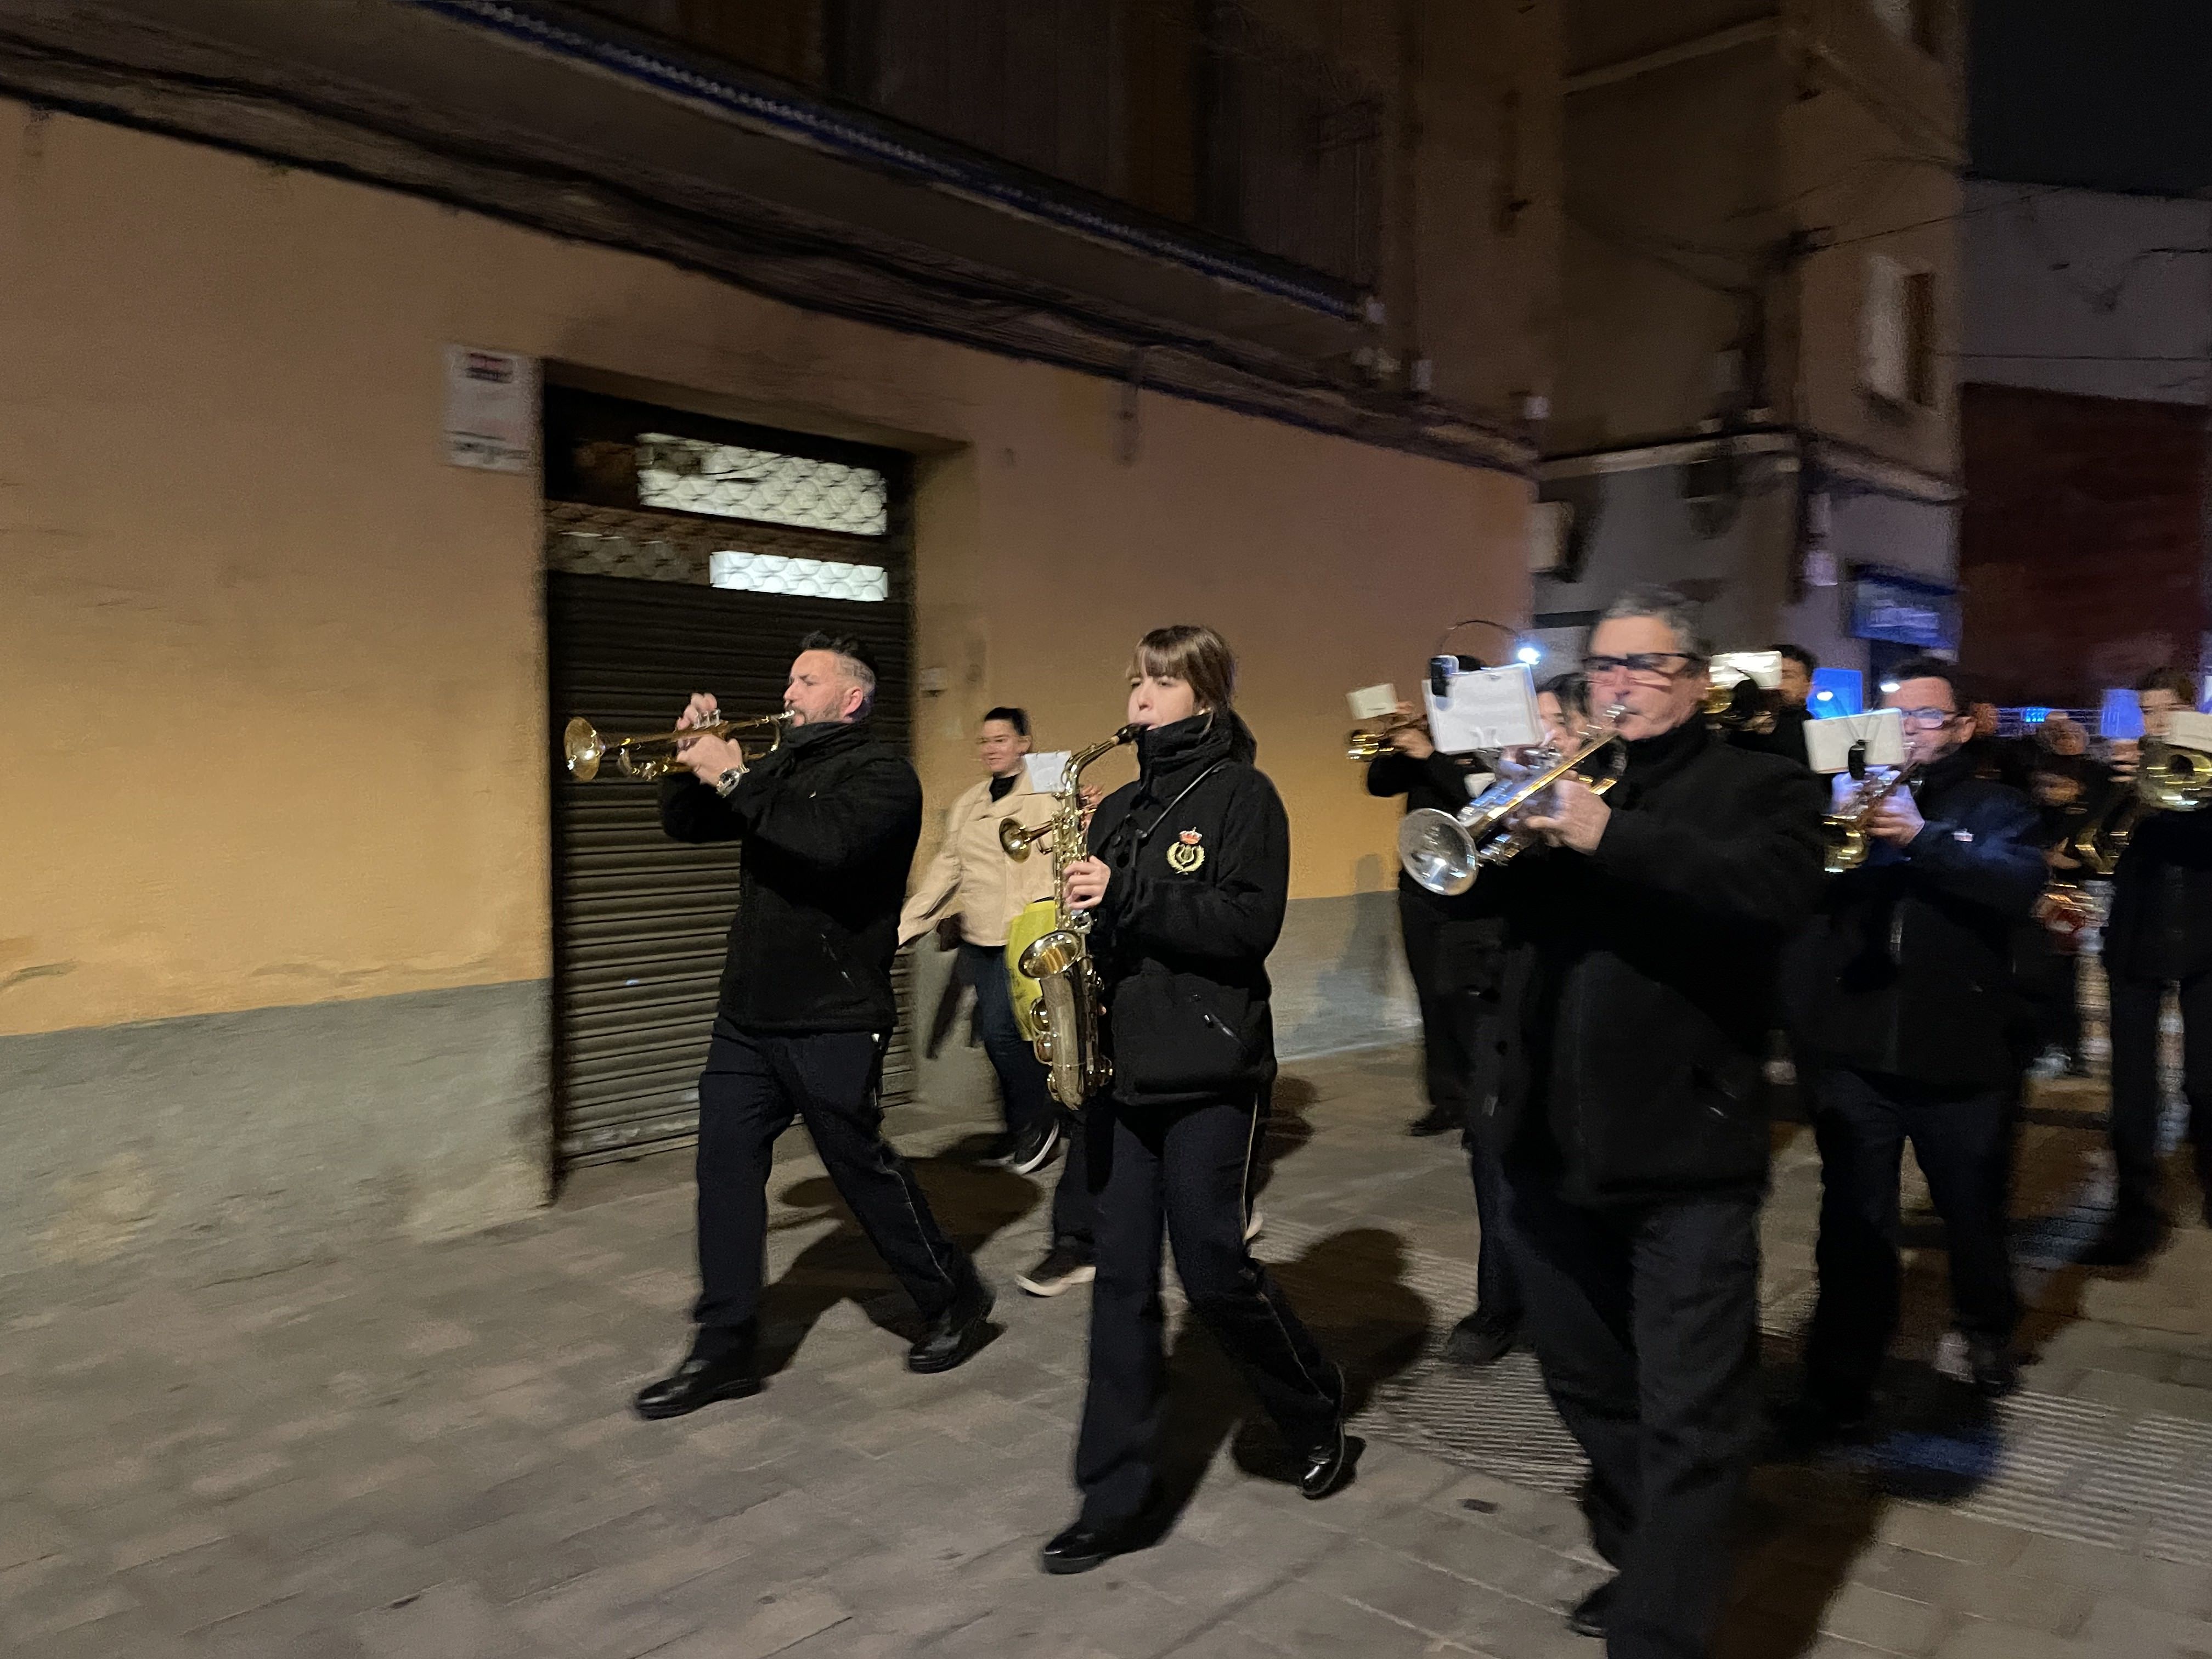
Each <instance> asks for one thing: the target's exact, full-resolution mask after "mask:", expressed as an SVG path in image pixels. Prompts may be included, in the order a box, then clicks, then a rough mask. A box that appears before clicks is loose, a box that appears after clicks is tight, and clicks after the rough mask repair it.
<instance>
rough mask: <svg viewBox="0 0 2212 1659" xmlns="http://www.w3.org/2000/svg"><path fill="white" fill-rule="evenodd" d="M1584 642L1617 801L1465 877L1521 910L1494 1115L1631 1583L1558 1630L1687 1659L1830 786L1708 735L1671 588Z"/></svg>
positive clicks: (1712, 1529)
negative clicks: (1614, 753) (1781, 970)
mask: <svg viewBox="0 0 2212 1659" xmlns="http://www.w3.org/2000/svg"><path fill="white" fill-rule="evenodd" d="M1710 657H1711V653H1710V650H1709V648H1708V647H1706V646H1705V643H1704V642H1703V641H1701V640H1700V639H1699V636H1698V630H1697V628H1696V625H1695V623H1694V620H1693V617H1692V612H1691V610H1690V607H1689V605H1688V602H1687V601H1686V600H1685V599H1682V598H1681V596H1680V595H1679V594H1676V593H1674V592H1670V591H1668V590H1666V589H1663V588H1635V589H1631V590H1629V591H1628V592H1625V593H1623V594H1622V595H1621V596H1620V598H1619V599H1616V600H1615V601H1614V602H1613V605H1611V606H1610V607H1609V608H1608V609H1607V611H1606V612H1605V613H1604V615H1603V617H1602V618H1601V620H1600V621H1599V623H1598V624H1597V626H1596V629H1595V631H1594V632H1593V634H1592V635H1591V637H1590V641H1589V658H1588V659H1587V661H1586V663H1585V665H1584V666H1585V668H1586V670H1587V671H1588V673H1589V695H1590V701H1591V702H1592V704H1593V705H1595V707H1596V708H1600V709H1605V710H1611V709H1613V708H1619V709H1620V715H1619V720H1618V724H1617V726H1616V727H1615V729H1616V730H1617V732H1619V734H1620V737H1621V738H1623V739H1625V740H1626V766H1625V769H1624V770H1623V771H1622V773H1621V775H1620V781H1619V782H1618V783H1617V784H1616V785H1615V786H1614V787H1613V791H1612V792H1611V793H1609V794H1607V795H1603V796H1601V795H1600V794H1599V793H1596V792H1595V791H1594V790H1592V789H1590V788H1589V787H1585V786H1584V785H1583V784H1582V783H1579V782H1577V781H1571V780H1570V781H1563V782H1561V783H1560V784H1559V785H1557V786H1555V787H1554V788H1553V790H1552V791H1551V792H1550V799H1549V801H1548V803H1547V804H1546V805H1544V806H1543V808H1542V809H1541V811H1539V813H1538V814H1537V815H1535V816H1533V817H1528V819H1527V821H1526V823H1527V827H1528V829H1533V830H1535V831H1537V832H1539V833H1540V834H1541V836H1542V838H1543V840H1544V842H1547V843H1548V846H1544V847H1538V848H1532V849H1531V850H1529V851H1528V852H1527V853H1525V854H1522V855H1521V856H1520V857H1519V858H1517V859H1516V860H1514V861H1513V862H1512V863H1510V864H1508V865H1505V866H1503V867H1502V868H1499V869H1496V870H1493V871H1491V872H1486V873H1485V874H1484V875H1483V876H1482V877H1481V878H1480V880H1479V881H1478V882H1477V883H1476V884H1475V889H1474V890H1475V891H1476V892H1477V893H1478V894H1482V895H1485V896H1486V902H1488V903H1490V904H1492V905H1494V906H1496V907H1497V908H1498V910H1499V911H1500V912H1501V913H1502V915H1504V919H1505V922H1506V945H1505V948H1506V971H1505V988H1504V1034H1505V1047H1506V1053H1505V1057H1504V1073H1503V1079H1502V1083H1503V1086H1502V1088H1501V1090H1500V1091H1499V1096H1498V1103H1497V1105H1496V1106H1495V1108H1494V1109H1492V1110H1491V1111H1489V1112H1487V1113H1486V1114H1484V1115H1483V1121H1482V1125H1481V1127H1482V1128H1483V1130H1484V1132H1485V1133H1486V1135H1487V1136H1488V1138H1489V1139H1490V1143H1491V1145H1492V1146H1493V1147H1494V1148H1496V1149H1497V1150H1498V1152H1499V1154H1500V1156H1501V1157H1502V1158H1503V1160H1504V1168H1505V1175H1506V1188H1507V1193H1508V1198H1509V1206H1510V1207H1509V1217H1510V1227H1509V1228H1508V1235H1509V1237H1510V1239H1511V1240H1512V1242H1513V1243H1514V1246H1515V1248H1516V1263H1517V1266H1518V1267H1519V1270H1520V1279H1521V1286H1522V1294H1523V1297H1524V1298H1525V1300H1526V1304H1527V1312H1526V1314H1525V1316H1524V1317H1525V1321H1526V1324H1527V1328H1528V1333H1529V1335H1530V1337H1531V1339H1532V1340H1533V1341H1534V1346H1535V1351H1536V1358H1537V1360H1538V1362H1539V1364H1540V1365H1541V1368H1542V1370H1543V1375H1544V1381H1545V1385H1546V1387H1547V1389H1548V1390H1549V1391H1550V1394H1551V1396H1552V1400H1553V1404H1554V1405H1555V1406H1556V1407H1558V1408H1559V1414H1560V1416H1561V1418H1562V1419H1565V1423H1566V1425H1567V1427H1568V1428H1569V1429H1570V1430H1571V1431H1572V1432H1573V1434H1574V1436H1575V1438H1576V1439H1577V1441H1579V1442H1580V1443H1581V1444H1582V1447H1583V1450H1584V1451H1585V1452H1586V1453H1588V1455H1589V1459H1590V1465H1591V1469H1590V1477H1589V1484H1588V1486H1587V1487H1586V1488H1585V1491H1584V1494H1583V1510H1584V1513H1585V1514H1586V1515H1587V1516H1588V1517H1589V1522H1590V1527H1591V1531H1592V1534H1593V1536H1594V1540H1595V1543H1596V1546H1597V1548H1598V1551H1599V1553H1601V1554H1602V1555H1603V1556H1604V1557H1605V1558H1606V1559H1607V1561H1609V1562H1611V1563H1612V1564H1613V1566H1614V1567H1615V1568H1616V1569H1617V1571H1618V1576H1617V1577H1614V1578H1613V1579H1611V1580H1609V1581H1608V1582H1607V1583H1605V1584H1603V1585H1601V1586H1600V1587H1599V1588H1598V1589H1595V1590H1594V1591H1593V1592H1591V1594H1590V1595H1589V1596H1587V1597H1586V1598H1584V1600H1583V1601H1582V1602H1581V1603H1580V1604H1579V1605H1578V1606H1577V1607H1576V1608H1575V1609H1574V1610H1573V1611H1572V1613H1571V1614H1570V1615H1569V1624H1570V1626H1571V1628H1573V1629H1574V1630H1576V1631H1577V1632H1580V1633H1582V1634H1584V1635H1590V1636H1595V1635H1600V1634H1602V1635H1604V1636H1605V1637H1606V1639H1607V1653H1609V1654H1611V1655H1613V1656H1614V1659H1659V1656H1665V1659H1685V1656H1690V1655H1696V1654H1702V1653H1704V1652H1705V1651H1706V1648H1707V1644H1708V1642H1709V1640H1710V1638H1711V1633H1712V1630H1713V1627H1714V1626H1715V1624H1716V1622H1717V1619H1718V1617H1719V1614H1720V1612H1721V1607H1722V1604H1723V1599H1724V1596H1725V1592H1726V1590H1727V1587H1728V1583H1729V1560H1728V1553H1729V1552H1728V1540H1729V1522H1730V1517H1731V1512H1732V1510H1733V1509H1734V1506H1735V1499H1736V1496H1737V1494H1738V1492H1739V1491H1740V1489H1741V1486H1742V1483H1743V1480H1744V1477H1745V1474H1746V1473H1747V1470H1748V1468H1749V1466H1750V1462H1751V1456H1752V1453H1753V1446H1754V1443H1755V1441H1756V1437H1757V1425H1758V1417H1759V1402H1758V1397H1757V1392H1756V1367H1757V1362H1758V1351H1759V1323H1758V1298H1759V1236H1758V1231H1757V1225H1756V1223H1757V1217H1758V1210H1759V1200H1760V1198H1761V1196H1762V1194H1763V1193H1764V1191H1765V1183H1766V1171H1767V1126H1766V1109H1765V1067H1764V1061H1765V1053H1766V1039H1767V1033H1768V1030H1769V1028H1770V1027H1771V1024H1772V1023H1773V1022H1772V1019H1771V1017H1770V1016H1771V1006H1770V1000H1771V990H1770V987H1771V986H1772V984H1773V982H1774V977H1775V975H1774V969H1775V965H1776V963H1777V960H1778V957H1779V954H1780V951H1781V947H1782V945H1783V942H1784V939H1786V938H1787V936H1788V935H1789V934H1790V933H1791V932H1793V931H1795V929H1796V927H1798V926H1799V925H1800V924H1801V923H1802V921H1803V920H1804V919H1805V917H1806V916H1807V915H1809V914H1810V912H1811V909H1812V907H1813V905H1814V902H1815V901H1816V899H1817V897H1818V896H1819V891H1820V862H1821V850H1820V811H1821V794H1822V792H1821V789H1820V784H1819V783H1818V782H1817V781H1816V780H1815V779H1814V776H1813V775H1812V774H1811V773H1810V772H1808V771H1807V770H1805V769H1803V768H1802V767H1799V766H1796V765H1795V764H1793V763H1790V762H1786V761H1784V760H1782V759H1780V758H1778V757H1775V756H1771V755H1760V754H1753V753H1750V752H1747V751H1746V750H1741V749H1736V748H1734V747H1732V746H1730V745H1729V744H1727V743H1726V742H1724V741H1723V740H1722V739H1720V738H1717V737H1716V736H1714V735H1713V734H1712V733H1711V732H1710V731H1709V730H1708V728H1707V726H1706V724H1705V720H1703V719H1702V718H1700V704H1701V702H1702V701H1703V698H1704V696H1705V690H1706V686H1707V684H1708V677H1707V666H1706V665H1707V663H1708V662H1709V660H1710Z"/></svg>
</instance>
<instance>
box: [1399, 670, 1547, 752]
mask: <svg viewBox="0 0 2212 1659" xmlns="http://www.w3.org/2000/svg"><path fill="white" fill-rule="evenodd" d="M1421 700H1422V701H1423V702H1425V703H1426V704H1427V705H1428V708H1429V731H1430V733H1431V736H1433V737H1434V738H1435V739H1436V744H1437V748H1439V749H1441V750H1443V751H1444V753H1446V754H1447V755H1464V754H1468V753H1471V752H1472V751H1474V750H1478V749H1515V748H1526V747H1530V746H1533V745H1534V744H1540V743H1541V742H1543V740H1544V725H1543V721H1542V720H1541V719H1540V718H1539V717H1538V715H1537V713H1536V680H1535V676H1534V675H1533V674H1531V673H1530V672H1529V671H1528V665H1527V664H1526V663H1513V664H1510V665H1507V666H1505V667H1504V668H1480V669H1476V670H1474V671H1473V672H1471V673H1459V674H1454V675H1453V676H1452V677H1451V678H1449V679H1447V680H1446V681H1445V682H1444V695H1443V696H1442V697H1438V696H1437V694H1436V689H1435V687H1434V686H1433V685H1424V686H1423V687H1422V688H1421Z"/></svg>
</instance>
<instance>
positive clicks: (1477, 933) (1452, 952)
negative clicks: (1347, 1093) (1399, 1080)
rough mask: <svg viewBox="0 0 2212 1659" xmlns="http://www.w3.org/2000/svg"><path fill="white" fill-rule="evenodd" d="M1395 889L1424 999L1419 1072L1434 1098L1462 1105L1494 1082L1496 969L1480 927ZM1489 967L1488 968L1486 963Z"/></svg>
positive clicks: (1476, 1101) (1478, 1098)
mask: <svg viewBox="0 0 2212 1659" xmlns="http://www.w3.org/2000/svg"><path fill="white" fill-rule="evenodd" d="M1491 925H1492V924H1488V923H1486V922H1483V921H1475V920H1470V919H1468V918H1465V917H1459V916H1449V915H1443V914H1442V913H1441V912H1440V911H1439V910H1438V909H1437V904H1436V901H1435V900H1434V899H1432V898H1430V897H1429V896H1426V895H1425V894H1412V893H1408V892H1407V891H1406V890H1405V889H1404V888H1402V887H1401V888H1400V889H1399V890H1398V926H1399V930H1400V931H1401V933H1403V934H1404V936H1405V940H1406V969H1407V973H1408V974H1409V975H1412V977H1413V994H1414V996H1415V997H1416V998H1418V999H1419V1002H1420V1005H1421V1080H1422V1083H1423V1085H1424V1087H1425V1090H1426V1092H1427V1095H1428V1100H1429V1104H1430V1105H1431V1106H1449V1107H1453V1108H1456V1109H1460V1110H1462V1111H1465V1110H1466V1109H1468V1108H1470V1107H1473V1106H1476V1105H1480V1103H1482V1102H1484V1101H1486V1100H1487V1099H1488V1098H1489V1097H1490V1096H1491V1095H1492V1093H1493V1092H1495V1091H1496V1090H1497V1087H1498V1040H1497V1007H1498V996H1497V977H1496V970H1495V963H1494V962H1492V961H1491V960H1490V959H1491V958H1492V957H1495V955H1496V951H1495V948H1494V947H1492V946H1490V945H1488V944H1487V942H1486V934H1485V933H1484V931H1483V930H1484V929H1485V928H1486V927H1489V926H1491ZM1486 969H1488V971H1486Z"/></svg>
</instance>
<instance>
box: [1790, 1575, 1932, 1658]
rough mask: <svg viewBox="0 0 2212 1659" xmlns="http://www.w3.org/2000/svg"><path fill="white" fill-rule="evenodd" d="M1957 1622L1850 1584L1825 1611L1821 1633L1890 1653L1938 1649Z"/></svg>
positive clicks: (1907, 1601) (1923, 1606)
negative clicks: (1938, 1645)
mask: <svg viewBox="0 0 2212 1659" xmlns="http://www.w3.org/2000/svg"><path fill="white" fill-rule="evenodd" d="M1952 1622H1953V1620H1951V1618H1950V1617H1949V1616H1948V1613H1946V1612H1945V1611H1944V1609H1942V1608H1941V1607H1931V1606H1929V1604H1928V1603H1927V1602H1925V1601H1913V1600H1911V1598H1910V1597H1907V1596H1903V1595H1892V1594H1890V1593H1889V1592H1888V1591H1887V1590H1880V1589H1873V1588H1871V1587H1870V1586H1869V1585H1865V1584H1846V1585H1844V1587H1843V1589H1840V1590H1838V1592H1837V1593H1836V1595H1835V1599H1834V1600H1832V1601H1830V1602H1829V1603H1828V1605H1827V1606H1826V1607H1824V1608H1822V1609H1821V1612H1820V1629H1821V1630H1822V1631H1823V1632H1826V1634H1828V1635H1830V1636H1840V1637H1842V1638H1844V1639H1845V1640H1847V1641H1852V1642H1860V1643H1863V1644H1865V1645H1866V1646H1868V1647H1870V1648H1880V1649H1881V1650H1883V1651H1885V1652H1887V1653H1904V1654H1922V1653H1926V1652H1928V1651H1929V1650H1931V1649H1933V1648H1935V1647H1936V1645H1937V1644H1939V1643H1940V1642H1941V1641H1942V1638H1943V1636H1944V1634H1945V1633H1946V1632H1947V1631H1948V1628H1949V1626H1951V1624H1952Z"/></svg>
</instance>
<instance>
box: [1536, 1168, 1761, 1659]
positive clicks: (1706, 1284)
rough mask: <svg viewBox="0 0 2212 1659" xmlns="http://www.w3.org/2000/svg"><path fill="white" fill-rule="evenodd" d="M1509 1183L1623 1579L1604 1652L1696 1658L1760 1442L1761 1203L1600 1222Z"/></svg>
mask: <svg viewBox="0 0 2212 1659" xmlns="http://www.w3.org/2000/svg"><path fill="white" fill-rule="evenodd" d="M1505 1173H1506V1180H1507V1184H1508V1187H1509V1188H1510V1193H1511V1199H1510V1202H1511V1205H1512V1213H1513V1225H1512V1228H1511V1231H1510V1238H1511V1240H1512V1243H1513V1245H1514V1249H1515V1255H1516V1261H1517V1262H1518V1265H1519V1267H1520V1272H1521V1283H1522V1288H1523V1290H1524V1291H1525V1292H1526V1294H1527V1297H1528V1314H1527V1321H1528V1333H1529V1334H1530V1336H1531V1338H1532V1339H1533V1340H1534V1346H1535V1350H1536V1360H1537V1364H1539V1365H1540V1366H1541V1368H1542V1370H1543V1374H1544V1386H1545V1387H1546V1389H1548V1390H1549V1391H1550V1394H1551V1396H1552V1403H1553V1406H1555V1407H1557V1408H1558V1410H1559V1416H1560V1418H1561V1419H1562V1420H1564V1421H1565V1424H1566V1425H1567V1428H1568V1430H1569V1431H1571V1433H1572V1434H1573V1435H1574V1437H1575V1438H1576V1440H1577V1441H1578V1442H1579V1443H1581V1445H1582V1449H1583V1451H1584V1452H1586V1453H1587V1454H1589V1460H1590V1475H1589V1485H1588V1486H1586V1487H1585V1488H1584V1491H1583V1514H1584V1515H1585V1516H1588V1517H1589V1526H1590V1536H1591V1540H1592V1541H1593V1542H1594V1543H1595V1545H1596V1547H1597V1551H1598V1553H1599V1554H1601V1555H1602V1556H1603V1557H1605V1559H1607V1561H1610V1562H1611V1563H1612V1564H1613V1565H1614V1566H1615V1567H1616V1568H1618V1569H1619V1571H1620V1580H1619V1589H1618V1591H1617V1593H1616V1600H1615V1601H1614V1602H1613V1611H1612V1615H1611V1621H1610V1629H1609V1632H1608V1635H1607V1643H1606V1652H1607V1654H1608V1655H1609V1656H1611V1659H1699V1656H1703V1655H1704V1654H1705V1652H1706V1650H1707V1646H1708V1644H1709V1643H1710V1642H1711V1637H1712V1632H1713V1628H1714V1626H1715V1625H1716V1624H1717V1622H1718V1620H1719V1618H1720V1614H1721V1611H1722V1607H1723V1601H1724V1600H1725V1597H1726V1595H1727V1591H1728V1586H1729V1571H1730V1564H1729V1527H1730V1522H1731V1517H1732V1515H1733V1511H1734V1510H1735V1503H1736V1498H1737V1497H1738V1495H1739V1493H1740V1492H1741V1490H1742V1487H1743V1482H1744V1478H1745V1475H1746V1474H1747V1471H1748V1470H1749V1468H1750V1466H1751V1459H1752V1453H1753V1446H1754V1443H1755V1442H1756V1439H1757V1436H1758V1426H1759V1399H1758V1364H1759V1231H1758V1226H1757V1220H1758V1212H1759V1204H1758V1200H1757V1199H1756V1198H1754V1197H1752V1196H1748V1195H1744V1196H1736V1197H1726V1198H1711V1199H1695V1200H1678V1201H1674V1202H1670V1203H1663V1204H1650V1205H1639V1206H1630V1207H1625V1208H1620V1209H1615V1208H1610V1207H1608V1208H1604V1209H1598V1208H1594V1207H1590V1206H1583V1205H1579V1204H1574V1203H1570V1202H1569V1201H1567V1200H1565V1199H1564V1198H1562V1197H1561V1196H1560V1195H1559V1182H1558V1177H1557V1176H1556V1175H1553V1174H1551V1173H1548V1172H1546V1171H1543V1170H1538V1169H1535V1168H1533V1167H1530V1166H1527V1165H1523V1164H1518V1163H1515V1162H1509V1163H1508V1164H1507V1166H1506V1171H1505Z"/></svg>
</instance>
